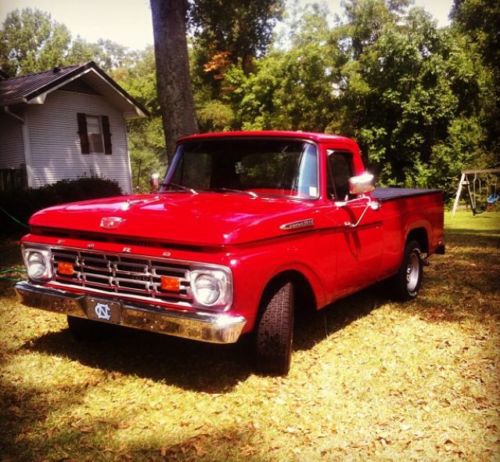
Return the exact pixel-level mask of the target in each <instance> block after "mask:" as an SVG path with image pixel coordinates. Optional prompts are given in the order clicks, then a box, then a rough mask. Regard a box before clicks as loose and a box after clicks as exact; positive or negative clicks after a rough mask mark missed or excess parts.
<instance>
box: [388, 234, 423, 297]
mask: <svg viewBox="0 0 500 462" xmlns="http://www.w3.org/2000/svg"><path fill="white" fill-rule="evenodd" d="M423 273H424V265H423V262H422V258H421V249H420V244H419V243H418V242H417V241H414V240H412V241H409V242H408V243H407V244H406V246H405V251H404V256H403V262H402V263H401V266H400V268H399V270H398V274H397V275H396V276H395V277H394V279H393V284H394V292H395V295H396V297H397V298H398V299H399V300H401V301H408V300H412V299H414V298H415V297H416V296H417V295H418V291H419V290H420V287H421V285H422V278H423V275H424V274H423Z"/></svg>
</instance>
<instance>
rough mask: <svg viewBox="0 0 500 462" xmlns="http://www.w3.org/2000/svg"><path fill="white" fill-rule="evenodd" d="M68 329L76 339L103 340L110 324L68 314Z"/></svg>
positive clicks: (109, 330) (110, 328) (106, 335)
mask: <svg viewBox="0 0 500 462" xmlns="http://www.w3.org/2000/svg"><path fill="white" fill-rule="evenodd" d="M68 329H69V331H70V332H71V334H72V335H73V336H74V337H75V338H76V339H77V340H83V341H85V340H87V341H89V340H92V341H95V340H103V339H105V338H106V337H108V336H109V334H110V333H111V330H112V326H111V325H109V324H104V323H102V322H98V321H91V320H90V319H85V318H76V317H74V316H68Z"/></svg>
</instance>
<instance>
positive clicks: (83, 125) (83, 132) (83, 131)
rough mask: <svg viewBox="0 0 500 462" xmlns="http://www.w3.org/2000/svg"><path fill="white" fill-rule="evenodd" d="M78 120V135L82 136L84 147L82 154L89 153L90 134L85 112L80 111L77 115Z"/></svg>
mask: <svg viewBox="0 0 500 462" xmlns="http://www.w3.org/2000/svg"><path fill="white" fill-rule="evenodd" d="M76 117H77V120H78V135H79V136H80V146H81V149H82V154H89V152H90V147H89V136H88V133H87V117H86V116H85V114H82V113H81V112H79V113H78V114H77V115H76Z"/></svg>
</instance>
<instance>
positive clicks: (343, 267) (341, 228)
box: [327, 150, 382, 296]
mask: <svg viewBox="0 0 500 462" xmlns="http://www.w3.org/2000/svg"><path fill="white" fill-rule="evenodd" d="M327 162H328V165H327V174H328V178H327V192H328V196H329V198H330V199H331V200H332V209H331V212H330V219H331V221H332V223H331V225H332V229H333V232H334V239H333V242H334V246H335V248H334V249H333V251H334V252H335V253H336V263H337V271H336V278H335V281H334V288H335V289H334V291H335V293H336V294H337V295H338V296H343V295H347V294H349V293H352V292H355V291H356V290H358V289H360V288H362V287H365V286H367V285H369V284H371V283H373V282H375V281H377V279H378V278H379V276H380V270H381V264H382V218H381V217H382V214H381V212H380V210H372V209H371V208H368V210H367V211H366V213H365V215H364V217H363V219H362V220H361V222H360V223H359V225H358V226H356V227H351V226H348V225H346V224H349V223H353V224H354V223H357V222H358V220H359V218H360V216H361V214H362V213H363V211H364V210H365V208H366V206H367V200H365V199H360V198H357V197H356V196H352V195H350V194H349V178H350V177H352V176H354V175H355V172H354V168H353V162H352V153H350V152H349V151H338V150H327Z"/></svg>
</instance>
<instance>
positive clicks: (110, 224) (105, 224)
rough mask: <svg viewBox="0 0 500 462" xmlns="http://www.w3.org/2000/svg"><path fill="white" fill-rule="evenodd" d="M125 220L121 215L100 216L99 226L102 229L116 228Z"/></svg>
mask: <svg viewBox="0 0 500 462" xmlns="http://www.w3.org/2000/svg"><path fill="white" fill-rule="evenodd" d="M124 221H125V220H124V219H123V218H121V217H104V218H101V228H104V229H116V228H118V226H120V225H121V224H122V223H123V222H124Z"/></svg>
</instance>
